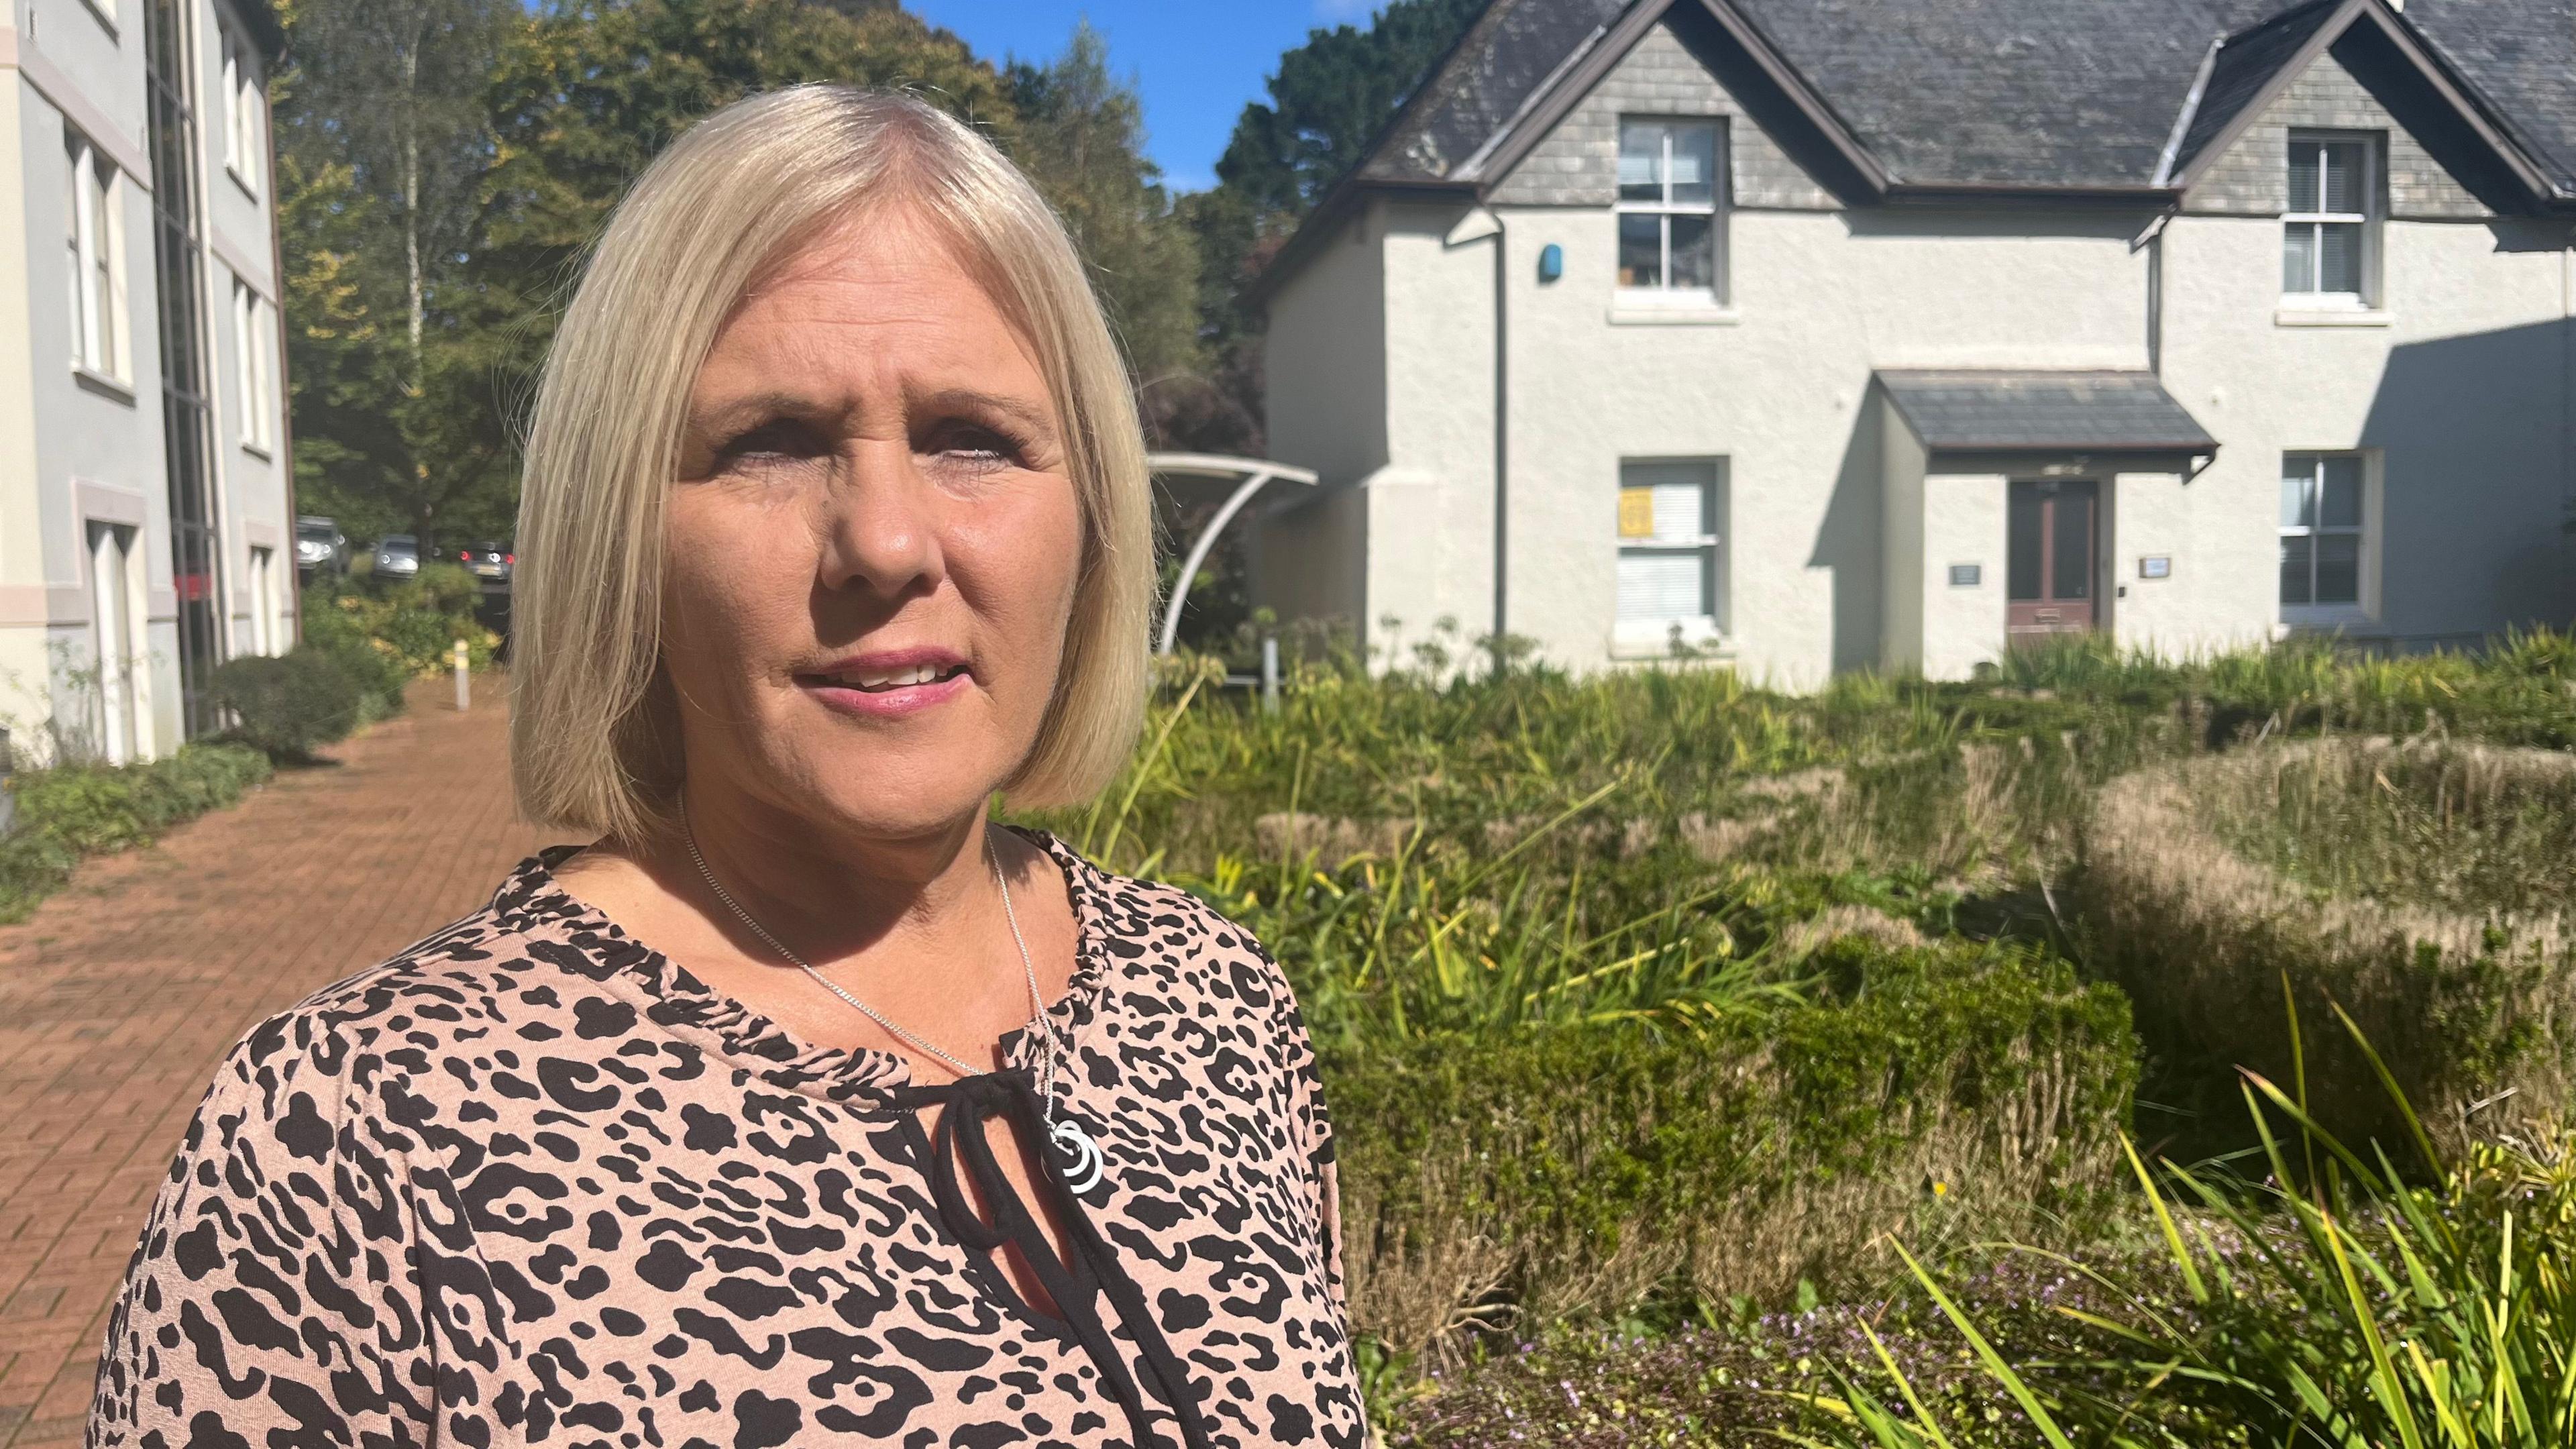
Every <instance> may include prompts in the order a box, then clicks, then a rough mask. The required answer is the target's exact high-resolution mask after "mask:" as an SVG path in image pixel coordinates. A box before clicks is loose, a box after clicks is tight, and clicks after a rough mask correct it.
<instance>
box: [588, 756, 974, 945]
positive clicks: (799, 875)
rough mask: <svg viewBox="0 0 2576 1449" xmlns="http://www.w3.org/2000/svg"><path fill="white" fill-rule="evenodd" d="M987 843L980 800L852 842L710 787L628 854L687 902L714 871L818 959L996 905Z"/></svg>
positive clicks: (781, 934)
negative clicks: (913, 828) (908, 827)
mask: <svg viewBox="0 0 2576 1449" xmlns="http://www.w3.org/2000/svg"><path fill="white" fill-rule="evenodd" d="M692 840H694V842H695V844H696V847H697V849H696V858H694V859H693V858H692V857H691V853H690V843H691V841H692ZM994 849H995V846H994V845H993V843H992V841H991V840H990V836H989V832H988V828H987V825H986V821H985V812H984V809H983V807H982V806H981V805H980V804H979V805H978V806H977V808H976V809H975V811H974V812H973V813H972V814H970V815H968V816H966V817H965V818H963V819H959V820H954V821H949V822H946V823H944V824H942V825H940V826H938V827H936V828H933V829H929V830H925V831H923V832H921V833H918V834H913V835H907V836H904V837H900V838H884V837H876V838H861V837H858V836H855V835H853V834H852V833H850V832H848V831H846V830H839V829H835V828H833V827H832V826H831V825H830V824H828V823H826V822H819V821H816V820H814V819H812V818H810V817H807V816H802V815H794V814H790V813H788V812H785V811H781V810H777V809H775V808H772V807H769V806H767V805H766V804H765V803H764V802H761V801H758V800H754V799H748V798H746V797H745V796H743V795H741V794H738V793H734V792H718V791H713V790H710V791H705V792H686V793H684V797H683V810H682V811H681V812H680V818H679V820H678V821H677V822H675V823H674V825H673V827H672V828H671V829H669V830H667V831H665V832H663V833H662V835H661V836H659V837H657V838H655V839H653V840H651V841H649V842H639V843H638V844H637V846H635V847H630V848H629V849H628V850H627V851H626V852H625V853H626V854H628V855H629V856H630V857H631V858H632V859H634V860H635V861H636V863H637V864H638V865H640V866H643V867H644V868H645V869H646V870H648V871H649V872H650V873H651V874H652V875H653V876H654V877H655V878H656V879H657V880H660V881H662V882H663V883H664V884H665V885H666V886H668V887H676V890H675V894H679V895H681V896H683V897H684V898H700V899H703V898H704V897H706V896H707V895H709V894H710V893H709V892H708V891H706V889H705V880H704V876H705V875H708V874H712V875H713V876H714V878H715V880H716V882H717V883H718V884H719V885H721V886H722V887H723V890H724V893H725V894H726V895H729V896H730V897H732V901H733V904H734V905H735V906H738V907H739V908H740V910H741V911H742V912H744V913H747V914H748V915H749V916H750V917H751V918H752V919H753V920H755V921H757V922H759V923H760V925H761V927H762V928H763V929H764V930H766V931H768V932H769V934H770V935H772V936H775V937H777V938H778V939H779V940H780V941H782V942H785V943H787V944H788V945H789V947H790V948H791V949H793V950H794V951H795V952H796V954H798V955H799V956H803V957H804V958H805V959H806V960H808V961H812V962H815V963H817V964H820V963H821V962H823V961H825V960H830V959H836V958H840V957H845V956H849V955H854V954H861V953H865V952H867V951H868V950H869V949H870V948H871V947H873V946H876V945H878V944H880V943H888V942H891V941H896V940H901V939H903V938H906V937H919V936H924V935H928V936H933V937H935V936H938V935H941V934H944V933H945V932H944V929H943V928H945V927H947V926H949V924H950V923H952V922H955V921H956V920H958V919H959V918H960V917H961V916H965V917H980V916H981V915H984V914H987V913H989V911H988V908H990V909H991V910H998V904H997V903H996V902H995V900H994V896H995V894H996V892H995V890H994V885H993V864H994V857H993V854H992V852H993V850H994ZM700 860H703V861H704V863H705V864H704V868H703V870H701V868H700V865H699V861H700ZM710 904H713V905H716V906H718V907H719V908H721V907H722V904H723V903H722V900H721V898H719V899H718V900H716V901H713V902H710ZM723 914H724V915H726V916H731V915H732V911H730V910H724V911H723ZM727 924H729V922H728V923H727Z"/></svg>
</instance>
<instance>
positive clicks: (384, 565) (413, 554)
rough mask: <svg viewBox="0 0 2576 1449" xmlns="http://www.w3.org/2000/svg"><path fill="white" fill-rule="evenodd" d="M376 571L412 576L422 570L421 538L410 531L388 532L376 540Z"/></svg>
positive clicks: (392, 575)
mask: <svg viewBox="0 0 2576 1449" xmlns="http://www.w3.org/2000/svg"><path fill="white" fill-rule="evenodd" d="M376 572H377V573H380V574H384V575H387V576H388V577H400V578H410V577H411V576H412V575H414V574H417V573H419V572H420V540H419V539H416V538H414V537H412V536H411V535H410V534H408V533H388V534H386V535H385V536H384V537H382V538H380V539H377V540H376Z"/></svg>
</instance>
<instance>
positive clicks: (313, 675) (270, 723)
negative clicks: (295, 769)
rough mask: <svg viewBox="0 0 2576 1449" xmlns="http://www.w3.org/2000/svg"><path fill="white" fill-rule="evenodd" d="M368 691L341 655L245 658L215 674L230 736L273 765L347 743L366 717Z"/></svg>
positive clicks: (307, 651)
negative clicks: (231, 717) (231, 723)
mask: <svg viewBox="0 0 2576 1449" xmlns="http://www.w3.org/2000/svg"><path fill="white" fill-rule="evenodd" d="M367 690H368V685H367V684H366V683H365V682H362V681H360V680H359V679H358V677H357V676H356V675H355V674H354V673H352V672H351V670H350V668H349V666H348V662H347V660H346V657H345V656H344V655H342V654H341V653H338V652H335V651H329V650H322V649H315V648H311V647H309V646H308V647H306V648H301V649H296V650H294V651H292V652H290V653H286V654H280V655H263V654H245V655H243V656H241V657H240V658H238V659H230V660H226V661H225V662H224V664H223V666H222V667H221V668H218V669H217V670H216V671H215V677H214V683H213V694H214V700H215V703H216V705H217V707H219V708H222V709H227V710H230V711H232V713H233V715H234V718H235V720H236V721H237V722H236V723H235V725H234V726H233V729H232V734H233V736H234V737H235V738H237V739H239V740H240V741H241V742H242V743H244V744H246V745H249V746H251V747H252V748H254V749H257V750H259V751H260V752H262V753H263V754H266V755H267V756H268V757H269V758H271V759H275V760H301V759H305V758H307V757H309V756H310V755H311V754H312V753H313V750H314V748H315V747H316V746H320V745H327V744H330V743H332V742H333V741H335V740H340V739H345V738H347V736H348V734H349V732H350V731H351V730H353V729H356V728H357V727H358V725H359V722H360V721H361V719H362V718H363V717H364V714H365V711H366V696H367Z"/></svg>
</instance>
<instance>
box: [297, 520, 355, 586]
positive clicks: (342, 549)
mask: <svg viewBox="0 0 2576 1449" xmlns="http://www.w3.org/2000/svg"><path fill="white" fill-rule="evenodd" d="M295 569H296V572H298V573H302V574H345V573H347V572H348V571H349V536H348V535H347V534H345V533H342V532H341V531H340V525H338V524H336V523H334V522H332V521H331V520H330V519H327V518H322V517H318V516H316V515H313V514H309V513H308V514H305V515H303V516H302V517H299V518H297V519H296V520H295Z"/></svg>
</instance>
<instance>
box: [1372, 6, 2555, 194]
mask: <svg viewBox="0 0 2576 1449" xmlns="http://www.w3.org/2000/svg"><path fill="white" fill-rule="evenodd" d="M1631 3H1637V4H1651V3H1656V0H1631ZM1678 3H1679V4H1681V5H1693V4H1697V3H1699V0H1678ZM1726 3H1728V4H1730V5H1731V7H1732V8H1733V10H1734V12H1735V13H1736V14H1738V15H1740V16H1741V17H1743V19H1744V20H1745V21H1746V22H1748V23H1749V24H1750V25H1751V26H1752V27H1753V29H1754V30H1755V31H1756V32H1758V33H1759V34H1760V35H1761V37H1762V38H1763V39H1764V40H1765V41H1766V42H1767V43H1768V44H1769V45H1770V46H1771V47H1772V49H1773V50H1774V51H1775V52H1776V53H1777V54H1778V55H1779V57H1780V58H1781V59H1782V60H1783V61H1785V62H1786V63H1787V64H1788V65H1789V66H1790V67H1792V68H1793V69H1794V70H1795V71H1796V72H1797V74H1798V75H1799V76H1800V77H1801V78H1803V79H1804V80H1805V82H1806V83H1807V84H1808V85H1809V86H1810V87H1812V88H1813V90H1814V91H1815V92H1816V93H1817V95H1818V97H1819V98H1820V99H1821V100H1822V102H1823V103H1824V105H1825V107H1826V109H1827V110H1828V111H1829V112H1830V113H1831V114H1832V115H1833V116H1834V117H1835V118H1836V119H1837V120H1838V121H1839V122H1840V123H1841V124H1842V126H1843V127H1844V129H1845V130H1847V131H1848V132H1849V133H1850V135H1851V136H1852V138H1853V139H1854V140H1856V141H1857V142H1858V143H1859V144H1860V146H1861V147H1862V148H1863V149H1865V150H1866V151H1867V153H1868V154H1869V155H1870V156H1871V157H1872V158H1874V159H1875V160H1876V161H1877V162H1878V163H1879V165H1880V166H1881V167H1882V168H1883V169H1884V170H1885V171H1886V172H1887V173H1888V174H1889V175H1890V177H1891V178H1892V179H1893V180H1894V181H1896V182H1898V183H1902V184H1910V185H1917V186H1968V187H1987V186H2007V187H2010V186H2039V187H2097V188H2099V187H2144V186H2150V185H2154V184H2156V183H2157V173H2158V165H2159V162H2160V160H2161V159H2162V157H2163V154H2164V150H2165V147H2166V144H2167V142H2168V141H2169V140H2170V139H2171V138H2172V137H2173V133H2174V128H2175V125H2176V123H2177V121H2179V120H2180V119H2181V118H2182V117H2183V114H2184V103H2185V101H2186V99H2187V98H2188V97H2189V95H2190V92H2191V86H2192V81H2193V78H2194V77H2195V75H2197V74H2198V72H2199V70H2200V67H2201V64H2202V61H2203V60H2204V59H2205V58H2206V57H2208V55H2209V54H2210V48H2211V45H2212V43H2213V42H2214V41H2217V40H2220V39H2221V38H2227V39H2228V42H2229V43H2228V45H2227V46H2226V47H2224V48H2222V49H2221V50H2220V52H2219V56H2220V63H2219V64H2218V65H2217V66H2216V67H2214V69H2213V71H2212V74H2211V76H2210V78H2209V84H2208V85H2207V86H2206V87H2204V94H2203V97H2202V103H2201V105H2200V107H2199V108H2198V110H2197V111H2196V113H2195V119H2194V124H2193V126H2192V127H2191V129H2190V131H2189V132H2188V133H2187V134H2186V136H2185V138H2184V140H2185V145H2186V146H2188V147H2200V146H2206V145H2207V144H2208V142H2209V141H2210V140H2211V139H2213V138H2214V137H2215V136H2216V135H2217V134H2218V132H2219V129H2220V128H2221V127H2223V125H2224V124H2225V122H2226V120H2227V119H2229V118H2231V117H2232V116H2233V115H2234V114H2235V112H2236V111H2237V110H2239V109H2241V108H2242V106H2243V105H2244V104H2245V103H2246V102H2248V101H2249V100H2251V99H2252V98H2253V97H2254V96H2255V94H2256V93H2257V92H2258V91H2259V90H2260V89H2261V88H2262V87H2263V86H2264V84H2265V83H2266V82H2267V81H2268V80H2269V79H2270V78H2271V76H2272V74H2273V72H2274V69H2275V68H2277V67H2278V65H2279V64H2280V63H2281V62H2282V61H2284V60H2286V59H2288V58H2289V57H2290V55H2291V54H2292V53H2294V52H2295V51H2297V50H2298V49H2299V46H2300V44H2301V43H2303V42H2304V41H2305V40H2306V39H2307V38H2308V37H2309V36H2310V35H2312V34H2313V33H2314V30H2315V28H2316V26H2318V25H2321V24H2323V23H2324V22H2325V21H2326V20H2327V19H2329V18H2331V16H2332V15H2333V14H2334V13H2335V11H2336V9H2337V8H2338V4H2337V0H1726ZM1629 8H1630V4H1629V3H1623V0H1493V4H1492V5H1491V6H1490V7H1489V8H1488V9H1487V10H1486V12H1485V13H1484V15H1483V16H1482V17H1481V18H1479V19H1478V20H1477V21H1476V23H1475V24H1474V25H1473V26H1471V27H1470V28H1469V30H1468V33H1467V35H1466V36H1465V38H1464V39H1463V40H1462V41H1461V42H1460V44H1459V45H1458V47H1457V48H1456V49H1455V50H1454V51H1453V52H1452V53H1451V55H1450V56H1449V58H1448V59H1447V61H1446V62H1445V63H1443V64H1442V65H1441V66H1440V67H1439V68H1438V69H1437V70H1436V71H1435V72H1434V73H1433V74H1432V75H1431V76H1430V77H1429V78H1428V79H1427V80H1426V81H1425V82H1424V84H1423V86H1422V88H1421V89H1420V91H1418V92H1417V93H1416V95H1415V96H1414V98H1413V100H1412V101H1411V103H1409V104H1408V105H1407V106H1406V107H1405V109H1404V111H1403V112H1402V114H1400V115H1399V116H1398V117H1397V118H1396V120H1395V122H1394V124H1392V125H1391V126H1390V127H1389V128H1388V130H1387V133H1386V134H1385V135H1384V136H1383V137H1382V138H1381V140H1380V142H1379V144H1378V146H1377V147H1376V148H1375V150H1374V151H1373V152H1372V154H1371V155H1370V157H1369V159H1368V160H1367V161H1366V162H1365V163H1363V165H1362V167H1361V169H1360V172H1359V175H1360V178H1361V179H1362V180H1363V181H1364V182H1367V181H1374V182H1381V183H1384V182H1399V183H1401V182H1414V183H1423V182H1435V183H1436V182H1442V181H1448V180H1452V179H1454V173H1455V172H1456V170H1457V168H1458V166H1459V163H1461V162H1462V161H1464V160H1465V159H1467V158H1468V157H1469V156H1471V155H1473V154H1474V153H1475V151H1476V150H1477V148H1478V147H1479V146H1481V145H1483V144H1484V143H1485V142H1486V141H1487V140H1488V139H1489V138H1490V137H1492V136H1493V135H1494V133H1495V132H1496V131H1497V130H1499V129H1501V128H1502V127H1503V126H1504V125H1505V123H1507V122H1509V121H1510V120H1511V119H1512V118H1513V117H1514V116H1515V115H1516V114H1517V113H1518V112H1519V111H1520V109H1521V108H1522V106H1523V105H1524V104H1525V103H1527V102H1529V101H1530V100H1531V99H1532V97H1533V95H1534V93H1536V92H1537V91H1538V90H1539V89H1540V87H1541V86H1542V84H1543V83H1544V82H1545V81H1546V80H1547V79H1548V78H1549V77H1550V76H1551V75H1553V74H1554V73H1555V72H1556V71H1557V69H1558V67H1559V66H1560V65H1561V64H1563V63H1564V62H1565V61H1566V60H1567V58H1568V57H1569V56H1571V55H1572V54H1573V53H1574V52H1575V51H1576V49H1577V48H1578V47H1580V46H1581V45H1583V44H1584V43H1585V41H1586V40H1587V38H1589V37H1590V36H1592V35H1593V33H1594V32H1595V31H1597V30H1599V29H1600V28H1602V27H1604V26H1606V25H1608V24H1610V23H1612V22H1614V21H1616V20H1617V19H1618V18H1619V17H1620V15H1622V14H1623V13H1625V12H1626V11H1627V10H1628V9H1629ZM2403 20H2404V21H2405V23H2407V24H2409V25H2411V26H2412V27H2414V29H2415V30H2416V31H2417V32H2418V33H2420V34H2422V35H2423V36H2424V37H2426V38H2427V39H2428V40H2429V41H2430V42H2431V44H2432V46H2433V48H2434V50H2435V51H2436V52H2437V54H2438V55H2439V56H2440V58H2441V59H2442V60H2443V61H2445V62H2447V63H2448V64H2449V65H2450V66H2451V67H2452V68H2453V69H2454V70H2455V71H2456V72H2457V74H2458V75H2459V76H2460V77H2461V78H2462V79H2464V80H2466V81H2467V82H2468V83H2469V85H2470V86H2471V87H2472V88H2473V90H2474V91H2475V92H2476V93H2477V94H2478V95H2479V96H2480V97H2481V98H2483V99H2484V100H2485V101H2486V102H2488V103H2490V104H2491V105H2492V107H2493V108H2494V109H2495V110H2497V111H2498V112H2501V113H2502V114H2503V115H2504V116H2505V117H2506V118H2507V120H2508V121H2509V122H2510V123H2511V127H2510V133H2511V134H2513V135H2515V136H2516V138H2517V139H2519V140H2522V141H2524V142H2526V143H2527V144H2528V145H2529V146H2531V147H2532V148H2535V149H2538V150H2541V151H2545V152H2546V153H2547V156H2546V161H2547V168H2548V169H2549V170H2550V171H2551V172H2552V173H2554V174H2555V175H2556V176H2557V177H2558V178H2559V179H2561V180H2566V181H2569V182H2571V183H2576V0H2408V3H2407V4H2406V6H2405V9H2404V11H2403ZM2231 52H2232V53H2231ZM2204 115H2205V116H2206V119H2205V120H2204V119H2203V118H2202V117H2203V116H2204Z"/></svg>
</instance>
